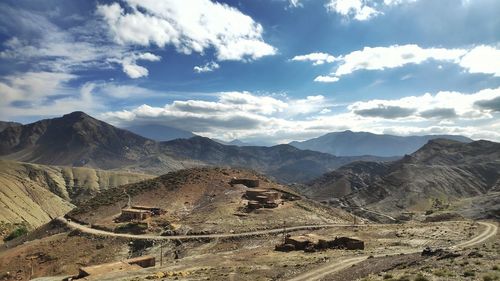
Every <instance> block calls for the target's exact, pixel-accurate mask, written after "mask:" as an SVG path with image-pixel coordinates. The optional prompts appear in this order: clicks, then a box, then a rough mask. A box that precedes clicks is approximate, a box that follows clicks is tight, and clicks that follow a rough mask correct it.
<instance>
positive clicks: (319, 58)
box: [292, 53, 336, 65]
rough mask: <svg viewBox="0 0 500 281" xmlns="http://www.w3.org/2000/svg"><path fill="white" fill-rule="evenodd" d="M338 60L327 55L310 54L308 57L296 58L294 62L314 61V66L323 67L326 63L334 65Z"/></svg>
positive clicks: (293, 59)
mask: <svg viewBox="0 0 500 281" xmlns="http://www.w3.org/2000/svg"><path fill="white" fill-rule="evenodd" d="M335 60H336V58H335V57H334V56H332V55H330V54H327V53H310V54H307V55H300V56H295V57H293V58H292V61H312V62H313V65H321V64H324V63H332V62H334V61H335Z"/></svg>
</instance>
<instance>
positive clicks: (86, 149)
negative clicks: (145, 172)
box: [0, 112, 156, 169]
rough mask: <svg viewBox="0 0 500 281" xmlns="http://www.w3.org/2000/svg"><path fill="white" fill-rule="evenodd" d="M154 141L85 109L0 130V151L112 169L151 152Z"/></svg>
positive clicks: (16, 156) (55, 162)
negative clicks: (91, 115)
mask: <svg viewBox="0 0 500 281" xmlns="http://www.w3.org/2000/svg"><path fill="white" fill-rule="evenodd" d="M155 146H156V144H155V142H153V141H151V140H149V139H146V138H143V137H141V136H138V135H135V134H133V133H131V132H129V131H126V130H121V129H118V128H115V127H113V126H111V125H109V124H107V123H105V122H102V121H99V120H97V119H94V118H92V117H90V116H88V115H86V114H85V113H83V112H73V113H70V114H67V115H64V116H63V117H60V118H54V119H46V120H41V121H38V122H35V123H31V124H28V125H23V126H17V127H9V128H7V129H5V130H4V131H2V132H1V133H0V155H4V156H7V158H9V159H12V160H17V161H24V162H35V163H40V164H48V165H67V166H89V167H95V168H102V169H111V168H117V167H121V166H123V165H126V164H130V163H132V162H134V161H137V160H138V159H140V158H142V157H144V156H146V155H148V154H150V153H151V152H153V151H154V149H155Z"/></svg>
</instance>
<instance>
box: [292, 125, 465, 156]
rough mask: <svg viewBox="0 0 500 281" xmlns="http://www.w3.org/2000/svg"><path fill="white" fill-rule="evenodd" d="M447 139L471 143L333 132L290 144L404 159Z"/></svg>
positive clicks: (341, 153)
mask: <svg viewBox="0 0 500 281" xmlns="http://www.w3.org/2000/svg"><path fill="white" fill-rule="evenodd" d="M438 138H444V139H450V140H456V141H460V142H471V141H472V140H471V139H469V138H466V137H463V136H457V135H426V136H406V137H403V136H393V135H377V134H372V133H367V132H352V131H344V132H334V133H329V134H326V135H323V136H320V137H318V138H314V139H310V140H306V141H302V142H297V141H294V142H291V143H290V145H292V146H295V147H297V148H299V149H309V150H313V151H319V152H323V153H329V154H333V155H337V156H361V155H374V156H381V157H390V156H403V155H405V154H410V153H413V152H415V151H416V150H417V149H419V148H420V147H422V146H423V145H424V144H426V143H427V142H428V141H429V140H433V139H438Z"/></svg>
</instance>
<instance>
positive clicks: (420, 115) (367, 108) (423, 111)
mask: <svg viewBox="0 0 500 281" xmlns="http://www.w3.org/2000/svg"><path fill="white" fill-rule="evenodd" d="M498 97H500V88H496V89H485V90H481V91H479V92H476V93H473V94H464V93H460V92H447V91H442V92H438V93H437V94H435V95H432V94H430V93H426V94H424V95H421V96H409V97H404V98H400V99H394V100H378V99H377V100H370V101H362V102H361V101H360V102H355V103H353V104H351V105H349V106H348V109H349V110H350V111H351V112H352V113H354V114H357V115H360V116H364V117H372V118H382V119H391V118H406V119H407V120H408V121H410V120H413V121H421V120H422V119H429V118H438V119H440V120H441V119H450V118H451V119H454V118H461V119H467V120H473V119H489V118H491V117H492V115H491V112H490V111H491V110H489V109H488V108H486V107H484V106H483V107H481V106H478V102H479V103H481V102H484V101H489V100H493V99H495V98H498ZM450 101H453V103H450Z"/></svg>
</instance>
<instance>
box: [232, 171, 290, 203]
mask: <svg viewBox="0 0 500 281" xmlns="http://www.w3.org/2000/svg"><path fill="white" fill-rule="evenodd" d="M229 183H230V184H231V185H232V186H234V185H242V186H245V188H247V189H246V191H245V195H244V197H245V198H246V199H247V200H248V205H247V207H248V210H255V209H260V208H276V207H278V206H279V204H281V203H282V202H283V200H282V198H281V193H280V192H278V191H276V190H273V189H269V188H267V189H266V188H259V186H260V182H259V180H253V179H236V178H234V179H232V180H231V181H230V182H229Z"/></svg>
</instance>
